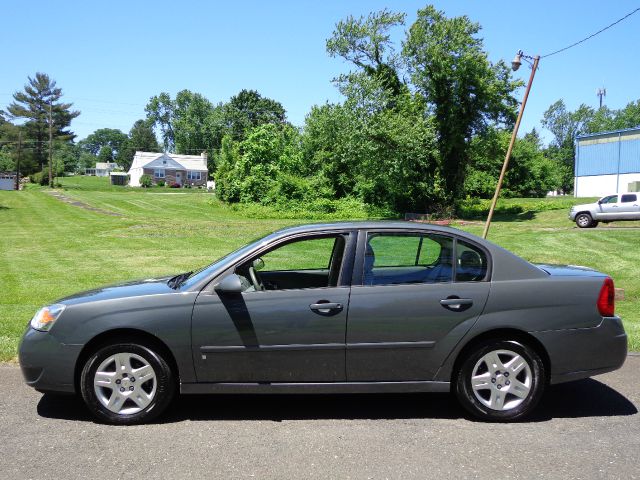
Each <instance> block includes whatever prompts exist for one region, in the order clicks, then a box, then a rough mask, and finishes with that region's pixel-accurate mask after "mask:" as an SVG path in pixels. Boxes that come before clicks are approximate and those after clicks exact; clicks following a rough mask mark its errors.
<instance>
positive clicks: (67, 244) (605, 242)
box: [0, 177, 640, 360]
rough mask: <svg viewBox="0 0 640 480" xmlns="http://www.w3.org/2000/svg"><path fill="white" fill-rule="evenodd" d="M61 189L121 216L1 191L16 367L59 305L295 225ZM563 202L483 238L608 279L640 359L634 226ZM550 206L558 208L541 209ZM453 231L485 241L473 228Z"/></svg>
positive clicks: (0, 294) (11, 354)
mask: <svg viewBox="0 0 640 480" xmlns="http://www.w3.org/2000/svg"><path fill="white" fill-rule="evenodd" d="M61 182H62V184H63V186H64V189H62V190H61V192H62V193H63V194H64V195H66V196H69V197H72V198H73V199H75V200H78V201H80V202H83V203H86V204H88V205H91V206H92V207H98V208H100V209H103V210H108V211H110V212H115V213H118V214H120V216H109V215H105V214H103V213H98V212H93V211H89V210H85V209H83V208H80V207H77V206H74V205H70V204H68V203H64V202H62V201H60V200H58V199H56V198H54V197H52V196H51V195H50V194H49V193H47V191H46V190H45V189H41V188H38V187H31V188H29V189H27V190H24V191H22V192H5V191H1V192H0V360H11V359H13V358H15V355H16V347H17V343H18V340H19V338H20V335H21V334H22V332H23V330H24V328H25V326H26V324H27V322H28V321H29V320H30V318H31V317H32V315H33V314H34V313H35V311H36V310H37V309H38V308H39V307H41V306H42V305H44V304H46V303H48V302H51V301H53V300H55V299H56V298H59V297H62V296H64V295H68V294H71V293H74V292H78V291H80V290H85V289H89V288H93V287H97V286H100V285H104V284H109V283H114V282H119V281H124V280H129V279H134V278H145V277H150V276H155V275H162V274H170V273H177V272H181V271H186V270H192V269H194V268H197V267H199V266H202V265H204V264H207V263H210V262H211V261H212V260H214V259H216V258H217V257H219V256H221V255H223V254H225V253H227V252H229V251H230V250H232V249H235V248H237V247H238V246H240V245H242V244H244V243H246V242H248V241H250V240H252V239H254V238H256V237H258V236H260V235H263V234H266V233H268V232H271V231H273V230H276V229H278V228H282V227H284V226H287V225H291V224H297V223H302V222H301V221H300V220H286V219H284V220H283V219H253V218H252V219H248V218H246V217H245V216H243V215H242V213H241V210H240V211H235V210H233V209H231V208H228V207H226V206H224V205H222V204H221V203H219V202H218V201H216V200H215V198H214V197H213V195H211V194H208V193H206V192H204V191H203V190H184V189H183V190H174V189H168V188H151V189H132V188H123V187H112V186H110V185H109V184H108V179H106V178H95V177H90V178H85V177H75V178H74V177H69V178H64V179H61ZM566 201H567V200H566V199H562V200H555V199H551V200H535V201H531V202H530V203H531V205H532V206H531V208H532V209H533V210H527V211H525V212H524V213H521V214H516V215H514V214H511V215H503V216H498V217H497V218H496V221H495V223H494V224H493V226H492V228H491V231H490V233H489V239H490V240H492V241H494V242H496V243H498V244H499V245H502V246H503V247H505V248H508V249H509V250H511V251H513V252H514V253H516V254H518V255H521V256H523V257H524V258H526V259H528V260H530V261H534V262H549V263H569V264H579V265H587V266H590V267H593V268H596V269H598V270H602V271H604V272H607V273H609V274H610V275H612V276H613V278H614V280H615V282H616V286H617V287H622V288H624V289H625V296H626V299H625V301H623V302H619V303H618V305H617V311H618V313H619V314H620V315H621V316H622V317H623V318H624V320H625V326H626V328H627V332H628V333H629V334H630V347H631V349H632V350H640V282H639V281H638V279H637V275H636V270H637V269H636V268H635V267H636V265H638V263H639V261H640V249H638V247H637V244H638V238H639V236H640V231H639V230H637V229H636V228H637V227H640V222H633V223H617V224H616V223H613V224H611V225H610V226H602V225H601V226H599V227H598V228H596V229H589V230H579V229H577V228H575V226H574V224H572V223H570V222H569V221H568V220H567V217H566V215H567V209H566V208H565V206H564V205H565V204H564V203H561V202H565V203H566ZM514 202H518V200H506V201H504V205H509V204H510V203H514ZM545 202H546V203H545ZM553 202H556V203H555V204H554V203H553ZM558 202H560V203H558ZM556 204H557V205H558V208H561V209H558V210H546V208H554V205H556ZM540 205H544V206H543V207H541V206H540ZM537 210H544V211H537ZM629 227H636V228H629ZM459 228H463V229H465V230H468V231H471V232H473V233H476V234H481V232H482V225H481V224H480V223H479V222H472V223H469V224H464V225H460V226H459Z"/></svg>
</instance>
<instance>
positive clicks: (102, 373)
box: [93, 352, 157, 415]
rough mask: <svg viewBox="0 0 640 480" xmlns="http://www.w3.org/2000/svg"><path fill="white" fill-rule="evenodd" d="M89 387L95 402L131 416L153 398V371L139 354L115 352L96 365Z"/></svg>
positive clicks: (154, 384) (154, 375) (154, 391)
mask: <svg viewBox="0 0 640 480" xmlns="http://www.w3.org/2000/svg"><path fill="white" fill-rule="evenodd" d="M93 386H94V390H95V394H96V397H97V398H98V401H99V402H100V403H101V404H102V405H103V406H104V407H105V408H106V409H108V410H110V411H111V412H113V413H116V414H118V415H131V414H134V413H138V412H140V411H141V410H144V409H145V408H146V407H147V406H149V404H150V403H151V402H152V401H153V398H154V397H155V395H156V388H157V380H156V372H155V370H154V369H153V367H152V366H151V365H150V364H149V362H148V361H147V360H145V359H144V358H143V357H141V356H140V355H137V354H135V353H127V352H121V353H116V354H114V355H110V356H109V357H107V358H106V359H105V360H104V361H103V362H102V363H101V364H100V365H99V366H98V368H97V370H96V373H95V375H94V378H93Z"/></svg>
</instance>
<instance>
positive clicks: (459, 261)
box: [456, 240, 488, 282]
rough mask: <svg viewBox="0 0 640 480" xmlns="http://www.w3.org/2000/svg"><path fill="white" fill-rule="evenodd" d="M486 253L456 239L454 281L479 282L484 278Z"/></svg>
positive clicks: (486, 261) (486, 263)
mask: <svg viewBox="0 0 640 480" xmlns="http://www.w3.org/2000/svg"><path fill="white" fill-rule="evenodd" d="M487 268H488V260H487V255H486V254H485V253H484V251H482V250H481V249H480V248H478V247H476V246H475V245H472V244H470V243H467V242H465V241H464V240H458V242H457V245H456V282H479V281H482V280H484V279H485V278H486V276H487Z"/></svg>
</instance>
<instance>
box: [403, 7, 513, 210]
mask: <svg viewBox="0 0 640 480" xmlns="http://www.w3.org/2000/svg"><path fill="white" fill-rule="evenodd" d="M479 31H480V25H479V24H478V23H475V22H472V21H471V20H470V19H469V18H468V17H467V16H461V17H455V18H447V17H445V16H444V14H443V12H440V11H438V10H436V9H435V8H434V7H433V6H427V7H426V8H424V9H422V10H419V11H418V18H417V19H416V21H415V23H414V24H413V25H412V26H411V27H410V29H409V33H408V37H407V40H406V41H405V43H404V47H403V55H404V57H405V60H406V62H407V65H408V69H409V73H410V76H411V80H412V83H413V85H414V87H415V88H416V89H417V90H418V92H420V93H421V94H422V95H423V96H424V99H425V102H426V106H427V112H426V113H428V114H432V115H433V122H434V126H435V129H436V133H437V145H438V150H439V157H440V160H439V162H440V165H439V168H440V172H441V175H442V177H443V180H444V183H445V194H446V197H447V199H448V200H449V201H450V200H452V199H458V198H461V196H462V194H463V189H464V176H465V172H466V167H467V165H468V163H469V159H470V156H469V149H470V143H471V140H472V139H473V137H474V136H475V135H479V134H482V133H483V132H484V131H485V130H486V129H487V127H488V126H489V125H490V124H505V125H509V124H511V123H512V122H513V120H514V119H515V107H516V105H517V101H516V99H515V98H514V97H513V92H514V90H515V89H516V88H517V87H518V86H519V85H520V83H519V82H515V81H513V80H512V79H511V73H510V69H509V68H507V65H506V64H505V63H504V62H502V61H500V62H498V63H496V64H493V63H491V62H490V61H489V59H488V57H487V53H486V52H485V51H484V50H483V43H482V39H481V38H479V37H478V33H479Z"/></svg>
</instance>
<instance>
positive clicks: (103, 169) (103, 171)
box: [84, 162, 118, 177]
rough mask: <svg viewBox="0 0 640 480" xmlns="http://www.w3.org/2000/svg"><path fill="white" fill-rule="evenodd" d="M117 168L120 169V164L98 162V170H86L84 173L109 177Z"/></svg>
mask: <svg viewBox="0 0 640 480" xmlns="http://www.w3.org/2000/svg"><path fill="white" fill-rule="evenodd" d="M116 168H118V164H116V163H113V162H96V168H86V169H85V172H84V173H85V175H95V176H96V177H108V176H109V174H110V173H111V172H112V171H113V170H115V169H116Z"/></svg>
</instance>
